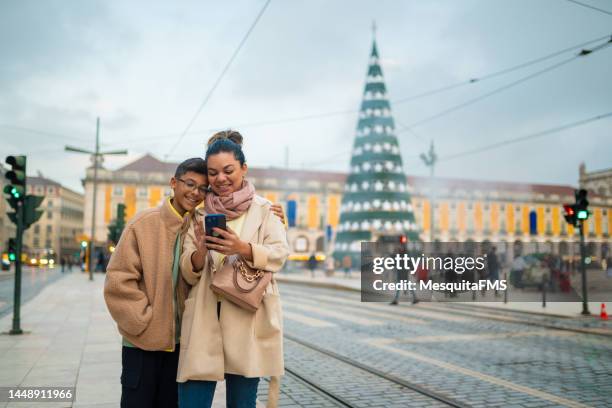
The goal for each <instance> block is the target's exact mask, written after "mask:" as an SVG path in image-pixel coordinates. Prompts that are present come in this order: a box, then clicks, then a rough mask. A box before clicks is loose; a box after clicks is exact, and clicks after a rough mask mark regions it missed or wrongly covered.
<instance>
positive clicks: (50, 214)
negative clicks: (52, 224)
mask: <svg viewBox="0 0 612 408" xmlns="http://www.w3.org/2000/svg"><path fill="white" fill-rule="evenodd" d="M45 212H46V213H47V219H48V220H50V219H51V217H53V213H52V212H51V211H45Z"/></svg>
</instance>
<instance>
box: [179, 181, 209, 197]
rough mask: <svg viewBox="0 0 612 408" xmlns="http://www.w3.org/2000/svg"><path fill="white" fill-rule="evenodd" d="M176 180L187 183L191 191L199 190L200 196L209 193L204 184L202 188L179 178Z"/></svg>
mask: <svg viewBox="0 0 612 408" xmlns="http://www.w3.org/2000/svg"><path fill="white" fill-rule="evenodd" d="M176 179H177V180H178V181H182V182H183V183H185V187H187V188H188V189H190V190H191V191H194V190H196V189H197V190H198V192H199V193H200V194H206V193H208V186H205V185H204V184H202V185H201V186H198V185H197V184H196V183H194V182H193V181H191V180H183V179H182V178H178V177H177V178H176Z"/></svg>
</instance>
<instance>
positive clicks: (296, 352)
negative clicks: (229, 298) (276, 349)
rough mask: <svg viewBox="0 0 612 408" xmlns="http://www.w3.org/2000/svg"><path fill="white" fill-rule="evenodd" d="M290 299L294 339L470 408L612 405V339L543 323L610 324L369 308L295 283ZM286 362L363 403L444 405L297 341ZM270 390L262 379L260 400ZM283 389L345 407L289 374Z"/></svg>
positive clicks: (287, 403) (288, 345)
mask: <svg viewBox="0 0 612 408" xmlns="http://www.w3.org/2000/svg"><path fill="white" fill-rule="evenodd" d="M281 294H282V300H283V311H284V329H285V333H286V334H288V335H290V336H292V337H295V338H298V339H300V340H303V341H306V342H310V343H313V344H315V345H316V346H318V347H320V348H323V349H326V350H330V351H333V352H335V353H338V354H341V355H342V356H345V357H348V358H351V359H353V360H356V361H358V362H360V363H362V364H365V365H367V366H370V367H373V368H375V369H377V370H380V371H383V372H385V373H389V374H391V375H393V376H395V377H399V378H401V379H403V380H406V381H408V382H410V383H413V384H416V385H418V386H420V387H422V388H425V389H427V390H429V391H433V392H435V393H439V394H442V395H444V396H447V397H451V398H453V399H455V400H458V401H460V402H461V403H463V404H464V405H466V406H474V407H558V406H573V407H581V406H593V407H605V406H612V402H611V401H610V400H611V399H610V396H611V395H612V381H611V379H612V337H606V336H600V335H594V334H585V333H578V332H574V331H571V330H560V329H554V328H550V327H542V326H540V324H546V325H547V326H553V325H559V327H565V328H566V329H572V327H575V328H578V329H579V328H580V327H583V326H584V325H585V324H586V325H588V327H592V326H605V325H606V324H605V323H598V322H596V321H595V320H593V319H590V320H588V321H587V320H581V319H563V318H554V317H547V318H546V321H545V322H542V321H541V320H542V318H540V317H539V316H536V315H534V316H530V315H520V316H519V317H520V318H517V317H516V316H515V315H510V316H508V314H507V313H497V312H495V311H490V312H486V313H482V312H476V311H470V310H469V309H461V310H455V308H454V307H447V306H445V305H432V304H424V303H419V304H418V305H410V304H402V305H400V306H399V307H394V306H389V305H387V304H374V303H360V299H359V295H358V294H356V293H349V292H344V291H337V290H332V289H323V288H311V287H305V286H297V285H290V284H283V285H281ZM491 317H496V318H502V319H504V318H505V320H494V319H492V318H491ZM519 320H521V321H524V322H520V321H519ZM285 356H286V357H285V358H286V366H287V368H288V369H289V370H292V371H295V372H298V373H300V375H303V376H304V377H306V378H310V379H313V380H314V381H315V382H316V383H317V384H320V385H322V387H323V388H324V389H325V390H327V391H330V392H332V393H333V394H335V395H338V396H340V397H342V398H344V399H345V400H347V401H349V402H350V403H351V405H354V406H364V407H365V406H368V407H372V406H381V407H383V406H384V407H391V406H397V407H400V406H401V407H408V406H415V407H425V406H427V407H429V406H443V405H444V404H442V403H440V402H439V401H435V400H432V399H431V398H429V397H426V396H423V395H419V394H418V393H416V392H414V391H412V390H408V389H406V388H403V387H402V386H400V385H397V384H390V383H389V382H388V381H386V380H384V379H381V378H377V377H376V376H374V375H372V374H368V373H365V372H363V371H362V370H360V369H358V368H355V367H351V366H350V365H347V364H345V363H341V362H339V361H337V360H334V359H332V358H330V357H329V356H326V355H324V354H321V353H319V352H315V351H313V350H311V349H309V348H307V347H304V346H302V345H299V344H297V343H295V342H293V341H291V340H286V341H285ZM265 392H266V383H265V382H262V385H261V387H260V399H262V400H265ZM281 392H282V396H281V404H280V405H281V406H282V407H294V406H303V407H327V406H330V407H332V406H343V405H340V404H338V403H337V402H336V401H333V400H331V399H329V398H325V397H323V396H321V395H320V394H319V393H318V392H317V390H316V389H312V388H309V387H308V386H306V385H304V384H301V383H299V381H298V380H297V379H295V378H292V376H291V375H287V376H285V377H283V380H282V386H281Z"/></svg>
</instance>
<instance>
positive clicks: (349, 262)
mask: <svg viewBox="0 0 612 408" xmlns="http://www.w3.org/2000/svg"><path fill="white" fill-rule="evenodd" d="M352 266H353V259H352V258H351V256H350V255H345V256H344V258H342V268H343V269H344V277H345V278H350V277H351V267H352Z"/></svg>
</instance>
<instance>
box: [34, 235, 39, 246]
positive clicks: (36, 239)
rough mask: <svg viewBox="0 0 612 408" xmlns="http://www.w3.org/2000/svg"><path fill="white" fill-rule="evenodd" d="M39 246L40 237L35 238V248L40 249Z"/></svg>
mask: <svg viewBox="0 0 612 408" xmlns="http://www.w3.org/2000/svg"><path fill="white" fill-rule="evenodd" d="M38 244H39V241H38V237H34V247H35V248H38Z"/></svg>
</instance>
